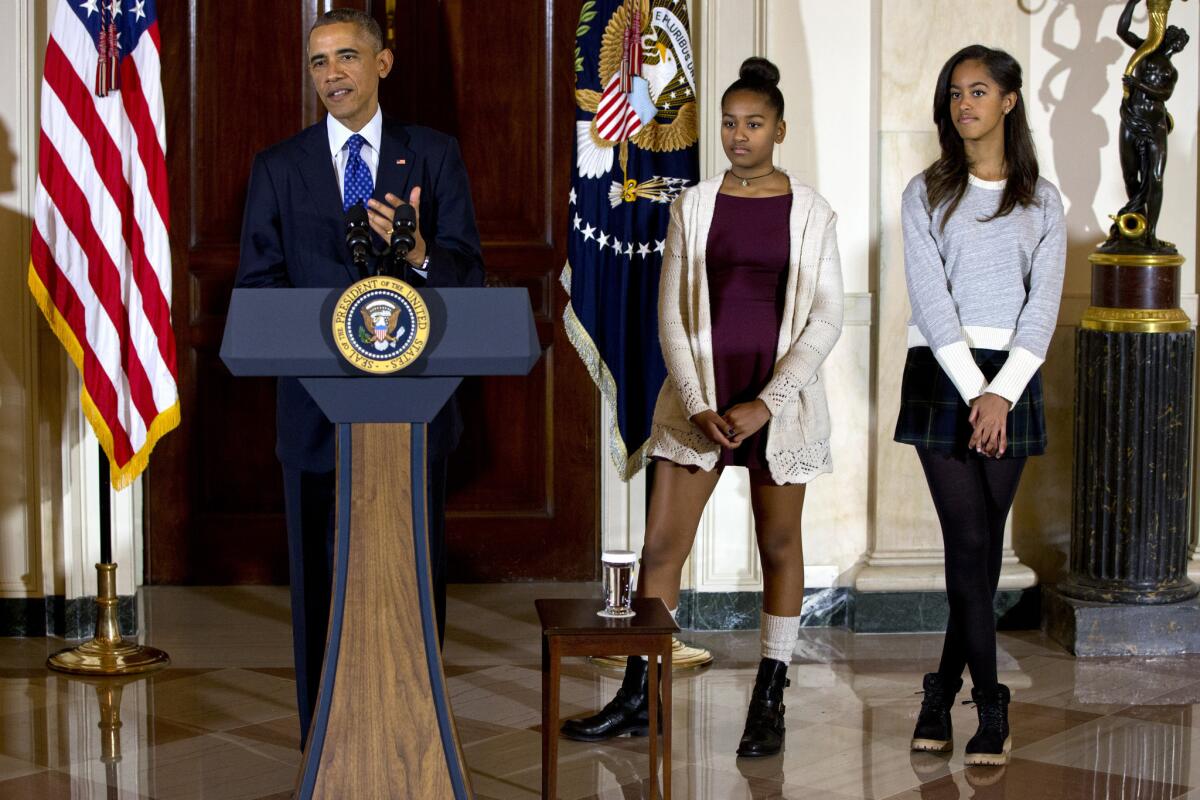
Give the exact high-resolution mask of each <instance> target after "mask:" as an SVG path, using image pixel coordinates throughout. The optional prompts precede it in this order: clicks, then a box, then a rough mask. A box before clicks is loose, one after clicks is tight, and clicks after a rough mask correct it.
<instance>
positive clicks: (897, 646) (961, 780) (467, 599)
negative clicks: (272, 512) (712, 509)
mask: <svg viewBox="0 0 1200 800" xmlns="http://www.w3.org/2000/svg"><path fill="white" fill-rule="evenodd" d="M586 591H588V589H587V588H584V587H579V586H570V585H566V586H564V585H553V586H548V585H532V586H531V585H520V586H513V585H509V586H502V587H497V586H471V587H455V588H454V589H453V591H452V601H451V607H450V618H451V624H450V630H449V635H448V638H447V645H446V650H445V654H444V656H445V662H446V671H447V674H448V676H449V679H448V681H449V687H450V691H451V696H452V703H453V707H454V711H455V716H456V721H457V725H458V728H459V733H460V736H461V739H462V742H463V746H464V750H465V754H466V760H467V763H468V766H469V768H470V770H471V780H472V783H473V786H474V789H475V792H476V795H477V797H479V798H481V799H482V800H489V799H490V800H507V799H508V798H535V797H538V796H539V789H540V758H541V746H540V741H541V740H540V729H539V723H540V697H541V676H540V671H539V660H540V651H539V641H538V628H537V623H536V620H535V617H534V614H533V605H532V601H533V599H534V598H535V597H542V596H555V595H556V594H557V595H559V596H569V595H578V594H580V593H582V592H586ZM242 594H244V595H245V596H246V597H248V598H249V602H247V603H245V604H244V607H243V604H241V603H240V602H239V601H238V596H239V595H238V593H234V594H231V595H230V596H229V597H221V596H219V592H218V591H216V590H212V589H176V588H171V589H153V590H151V591H150V597H148V598H147V608H148V609H152V613H150V614H149V615H148V616H149V618H150V619H151V623H152V624H153V625H155V626H157V627H155V628H154V629H153V633H152V635H151V638H152V639H153V642H154V644H156V645H158V646H162V647H164V649H166V650H168V652H169V653H170V654H171V656H172V659H173V661H172V666H171V667H170V668H168V669H167V670H165V671H163V672H161V673H156V674H153V675H150V676H146V677H142V678H133V679H123V680H119V681H112V680H110V681H103V680H94V679H80V678H75V677H71V676H65V675H59V674H56V673H51V672H48V671H46V670H45V668H44V667H43V662H44V660H45V658H46V656H47V655H48V654H49V653H50V652H53V651H54V650H55V649H57V648H58V647H60V646H61V645H62V643H61V642H59V641H47V640H41V639H38V640H21V639H7V640H0V798H4V799H5V800H7V798H21V799H22V800H24V799H25V798H28V799H29V800H41V799H42V798H53V799H54V800H58V798H70V799H71V800H91V798H110V797H117V798H131V799H132V800H143V799H144V798H155V799H156V800H183V799H184V798H188V799H190V798H196V799H197V800H201V799H207V798H219V800H241V799H243V798H244V799H245V800H259V799H269V800H282V799H283V798H286V797H289V796H290V793H291V788H292V785H293V781H294V777H295V774H296V770H297V768H298V766H299V760H300V755H299V752H298V750H297V726H298V722H297V719H296V715H295V712H294V709H293V703H294V702H295V700H294V698H295V683H294V680H293V673H292V670H291V667H290V659H291V646H290V641H289V632H288V629H287V625H286V622H285V621H284V620H283V619H281V618H280V615H278V614H273V613H272V614H266V613H263V609H265V608H276V607H278V604H279V603H286V599H287V598H286V592H285V591H284V590H282V589H254V590H253V591H252V592H250V593H249V594H245V592H243V593H242ZM182 620H186V621H187V625H180V624H179V623H180V621H182ZM216 632H219V633H220V635H219V636H217V635H215V633H216ZM499 632H503V633H502V634H501V633H499ZM685 638H687V639H688V640H689V641H691V642H695V643H698V644H702V645H704V646H706V647H709V648H710V649H712V650H713V652H714V653H715V654H716V655H717V662H716V664H715V665H714V666H713V667H710V668H707V669H704V670H701V671H698V672H691V673H682V674H677V676H676V682H675V688H674V697H675V708H674V714H673V716H674V721H675V725H674V737H673V738H674V741H673V752H672V767H673V770H672V777H671V782H672V787H673V790H674V796H675V797H677V798H695V800H740V799H742V798H747V799H749V800H768V799H771V800H773V799H774V798H821V800H855V799H856V798H888V799H889V800H891V799H895V800H900V799H901V798H904V799H905V800H912V799H915V798H920V799H922V800H942V798H946V799H947V800H949V799H953V798H962V799H963V800H966V799H967V798H979V799H980V800H999V798H1015V799H1016V800H1042V799H1043V798H1044V799H1045V800H1076V798H1077V799H1078V800H1092V799H1093V798H1111V799H1112V800H1117V799H1118V798H1120V800H1129V799H1130V798H1148V799H1149V800H1158V798H1162V799H1163V800H1166V799H1167V798H1172V799H1173V800H1182V798H1185V797H1186V798H1191V800H1200V789H1197V788H1196V787H1200V769H1197V766H1196V764H1197V763H1198V762H1197V758H1195V756H1196V755H1197V742H1196V737H1195V736H1194V735H1193V732H1194V731H1195V730H1196V729H1197V727H1198V725H1197V722H1198V719H1197V716H1196V715H1195V713H1194V710H1195V708H1196V707H1197V704H1200V669H1197V667H1200V659H1197V658H1141V659H1102V660H1089V661H1077V660H1075V659H1072V658H1070V657H1069V656H1067V655H1066V654H1065V653H1063V652H1062V651H1061V650H1060V649H1059V648H1058V647H1057V646H1055V645H1054V644H1053V643H1052V642H1050V641H1049V640H1047V639H1046V638H1044V637H1043V636H1042V635H1041V634H1040V633H1038V632H1032V631H1031V632H1020V633H1015V634H1014V633H1004V634H1001V636H1000V645H1001V648H1002V653H1001V658H1000V670H1001V671H1000V675H1001V680H1003V681H1004V682H1005V683H1007V684H1009V685H1010V686H1012V687H1013V694H1014V702H1013V704H1012V707H1011V710H1010V712H1011V713H1010V717H1011V720H1012V728H1013V738H1014V749H1013V759H1012V762H1011V763H1010V764H1009V765H1008V766H1007V767H1005V768H992V767H986V768H985V767H972V768H969V769H968V768H965V767H964V765H963V763H962V748H963V746H964V745H965V743H966V740H967V739H968V738H969V737H970V735H971V733H973V731H974V729H975V719H974V711H973V709H972V708H970V707H968V706H956V707H955V709H954V710H953V712H952V716H953V721H954V730H955V734H956V742H955V744H956V747H955V750H954V752H952V753H949V754H944V755H942V754H932V753H910V752H909V750H908V737H909V735H910V734H911V732H912V726H913V723H914V722H915V720H916V714H917V710H918V708H919V705H920V698H919V696H918V695H917V694H915V692H917V690H918V689H919V688H920V678H921V675H922V674H923V673H924V672H925V671H926V670H928V669H929V668H930V667H931V666H932V665H933V664H934V663H936V660H937V656H938V653H939V651H940V637H938V636H930V635H912V636H907V635H904V636H901V635H887V636H854V635H851V634H849V633H847V632H845V631H843V630H838V629H806V630H805V632H804V636H803V640H802V642H801V644H800V646H799V647H798V648H797V651H796V653H797V654H796V661H795V662H794V665H793V667H792V669H791V670H790V672H789V675H790V677H791V679H792V686H791V688H790V689H788V692H787V695H786V703H787V721H788V735H787V743H786V746H785V750H784V752H783V753H782V754H781V755H779V756H777V757H773V758H765V759H738V758H737V757H736V756H735V755H734V749H735V748H736V746H737V742H738V738H739V736H740V734H741V731H742V726H743V724H744V721H745V713H746V703H747V701H748V699H749V693H750V688H751V686H752V684H753V681H754V673H755V667H756V665H757V661H758V654H757V649H758V635H757V633H756V632H754V631H747V632H736V633H729V632H720V633H694V634H688V635H687V636H686V637H685ZM215 641H219V642H220V644H219V645H214V644H213V642H215ZM619 681H620V674H619V673H617V672H611V671H601V670H598V669H596V668H594V667H592V666H591V665H590V664H588V663H586V662H584V661H583V660H571V661H568V662H567V663H566V664H565V665H564V679H563V684H562V712H563V714H564V715H571V714H575V713H582V712H585V711H588V710H590V709H594V708H596V707H597V706H598V705H600V704H602V703H603V702H605V701H606V700H607V699H608V698H609V697H610V696H611V695H612V693H613V692H615V690H616V688H617V686H618V685H619ZM964 696H965V694H964ZM559 752H560V759H559V776H560V777H559V786H560V796H561V797H563V798H568V799H569V800H588V799H590V798H598V799H600V800H632V799H633V798H642V797H646V796H648V795H649V791H650V785H649V779H648V776H649V767H648V764H647V758H646V739H645V738H633V739H631V738H626V739H620V740H616V741H613V742H609V743H604V744H599V745H597V744H581V743H577V742H567V741H563V742H561V743H560V750H559ZM660 777H661V776H660ZM1189 793H1191V794H1189Z"/></svg>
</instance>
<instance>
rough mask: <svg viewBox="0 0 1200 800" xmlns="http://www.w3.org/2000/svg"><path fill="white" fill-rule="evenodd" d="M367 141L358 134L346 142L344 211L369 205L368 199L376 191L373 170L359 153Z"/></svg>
mask: <svg viewBox="0 0 1200 800" xmlns="http://www.w3.org/2000/svg"><path fill="white" fill-rule="evenodd" d="M366 143H367V140H366V139H364V138H363V137H362V136H360V135H358V134H357V133H356V134H354V135H353V136H351V137H350V138H349V139H347V140H346V144H345V145H344V147H345V149H346V170H345V172H344V173H343V175H342V211H349V210H350V206H354V205H362V206H364V207H365V206H366V205H367V198H369V197H370V196H371V192H373V191H375V182H374V181H373V180H371V169H370V168H369V167H368V166H367V162H365V161H363V159H362V156H361V155H359V151H361V150H362V146H363V145H364V144H366Z"/></svg>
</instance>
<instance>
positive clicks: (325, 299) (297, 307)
mask: <svg viewBox="0 0 1200 800" xmlns="http://www.w3.org/2000/svg"><path fill="white" fill-rule="evenodd" d="M340 294H341V290H337V289H238V290H236V291H234V293H233V298H232V300H231V302H230V307H229V316H228V318H227V320H226V325H225V336H224V340H223V342H222V344H221V359H222V360H223V361H224V362H225V364H226V366H228V367H229V370H230V371H231V372H232V373H233V374H234V375H239V376H252V375H258V376H266V375H274V376H288V377H297V378H299V379H300V382H301V384H302V385H303V386H304V388H305V389H306V390H307V391H308V392H309V394H311V395H312V397H313V399H314V400H315V401H316V403H317V405H318V406H319V407H320V408H321V410H322V411H323V412H324V413H325V415H326V416H327V417H328V418H329V419H330V420H331V421H333V422H334V423H336V424H337V441H338V456H337V459H338V463H337V473H338V477H337V486H338V488H337V539H336V544H335V555H334V578H333V593H332V595H333V596H332V603H331V607H330V614H329V633H328V640H327V644H326V649H325V662H324V665H323V667H322V669H321V683H320V691H319V695H318V699H317V709H316V713H315V715H314V717H313V722H312V728H311V730H310V731H309V736H308V743H307V746H306V748H305V750H304V759H303V762H302V763H301V768H300V774H299V776H298V777H297V779H296V794H295V796H296V797H297V798H303V799H304V800H307V799H308V798H351V797H353V798H358V797H363V798H367V797H370V798H376V797H378V798H385V797H387V798H390V797H397V798H398V797H414V798H415V797H420V798H422V800H440V799H441V798H456V800H459V799H465V798H469V797H471V796H472V795H471V789H470V779H469V776H468V773H467V769H466V767H465V765H464V763H463V759H462V748H461V746H460V744H459V741H458V734H457V732H456V730H455V727H454V718H453V716H452V715H451V712H450V704H449V700H448V697H447V693H446V679H445V675H444V673H443V671H442V659H441V651H440V650H439V648H438V641H437V626H436V623H435V621H434V608H433V585H432V579H431V572H430V565H429V548H428V541H427V535H428V534H427V517H428V510H427V506H428V493H427V488H426V476H425V465H426V454H425V446H426V426H427V423H428V422H430V421H431V420H432V419H433V417H434V416H435V415H436V414H437V412H438V411H439V410H440V409H441V408H442V406H443V405H445V403H446V402H447V401H448V400H449V399H450V396H451V395H452V394H453V392H454V390H455V389H456V388H457V387H458V384H459V382H460V381H461V380H462V378H463V377H464V376H467V375H525V374H527V373H528V372H529V370H530V369H532V367H533V365H534V364H535V363H536V362H537V360H538V358H539V357H540V356H541V348H540V346H539V344H538V340H537V333H536V331H535V329H534V323H533V314H532V312H531V310H530V306H529V297H528V295H527V293H526V291H525V290H524V289H423V290H421V292H420V294H421V296H422V298H423V299H424V301H425V303H426V306H427V307H428V309H429V315H430V319H431V331H430V337H429V342H428V344H427V345H426V348H425V351H424V352H423V353H422V354H421V356H420V357H419V358H418V359H417V360H416V361H415V362H414V363H413V364H412V365H410V366H409V367H408V368H407V369H405V370H403V371H402V372H399V373H395V374H393V375H387V376H372V375H367V374H365V373H363V372H360V371H358V370H357V369H355V368H354V367H352V366H350V365H349V364H347V363H346V362H345V361H344V360H343V359H342V357H341V356H340V355H339V354H338V352H337V350H336V348H335V347H334V344H333V334H332V329H331V324H330V319H331V316H332V312H333V306H334V303H335V302H336V300H337V298H338V296H339V295H340ZM278 424H279V425H281V426H286V424H287V420H279V421H278Z"/></svg>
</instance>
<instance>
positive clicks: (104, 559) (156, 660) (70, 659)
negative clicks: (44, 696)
mask: <svg viewBox="0 0 1200 800" xmlns="http://www.w3.org/2000/svg"><path fill="white" fill-rule="evenodd" d="M99 450H100V475H99V478H100V480H99V481H98V483H99V492H100V494H99V497H100V563H99V564H97V565H96V634H95V636H93V637H92V638H91V640H89V641H86V642H84V643H83V644H81V645H78V646H76V647H68V648H67V649H65V650H60V651H59V652H57V653H55V654H54V655H52V656H50V657H49V658H48V659H46V666H47V667H49V668H50V669H53V670H57V671H59V672H69V673H72V674H75V675H137V674H139V673H143V672H153V671H155V670H159V669H162V668H163V667H165V666H167V665H168V664H170V663H171V658H170V656H168V655H167V654H166V653H164V652H163V651H162V650H159V649H157V648H154V647H147V646H145V645H140V644H137V643H136V642H132V641H126V640H125V639H122V638H121V625H120V618H119V614H118V610H119V605H120V600H119V599H118V597H117V565H116V563H115V562H114V561H113V558H112V486H111V485H110V477H109V476H110V473H109V466H108V454H107V453H105V452H104V448H103V447H101V448H99Z"/></svg>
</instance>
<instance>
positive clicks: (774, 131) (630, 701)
mask: <svg viewBox="0 0 1200 800" xmlns="http://www.w3.org/2000/svg"><path fill="white" fill-rule="evenodd" d="M778 84H779V71H778V69H776V67H775V65H774V64H772V63H771V62H769V61H767V60H765V59H761V58H750V59H747V60H746V62H745V63H743V64H742V68H741V70H740V73H739V78H738V80H737V81H735V82H734V83H733V84H732V85H731V86H730V87H729V88H728V89H727V90H726V91H725V94H724V96H723V97H722V99H721V143H722V146H723V147H724V150H725V155H726V156H727V157H728V158H729V162H730V165H729V169H727V170H726V171H725V172H724V173H723V174H722V175H720V176H717V177H715V178H712V179H709V180H707V181H704V182H702V183H700V184H698V185H696V186H693V187H691V188H689V189H688V190H686V191H685V192H684V193H683V195H682V196H681V197H680V198H679V200H678V201H676V203H675V205H674V206H673V207H672V209H671V225H670V229H669V231H668V235H667V245H666V252H665V256H664V259H663V268H662V276H661V281H660V293H659V339H660V342H661V344H662V348H663V358H664V360H665V361H666V364H667V373H668V377H667V380H666V382H665V383H664V385H663V388H662V391H661V392H660V393H659V397H658V403H657V405H656V407H655V413H654V429H653V432H652V435H651V441H650V447H649V454H650V456H651V457H652V458H653V459H654V460H655V465H654V470H655V472H654V482H653V490H652V493H651V498H650V513H649V517H648V519H647V525H646V540H645V545H644V546H643V549H642V558H641V562H642V567H641V575H640V577H639V581H638V583H639V585H638V594H640V595H642V596H646V597H660V598H662V599H663V601H664V602H665V603H666V604H667V607H668V608H670V609H672V613H674V610H673V609H675V607H676V606H677V605H678V602H679V584H680V577H681V573H682V570H683V564H684V562H685V561H686V560H687V557H688V554H689V553H690V552H691V548H692V542H693V540H694V539H695V535H696V528H697V526H698V525H699V522H700V516H701V514H702V513H703V511H704V506H705V504H706V503H707V502H708V498H709V496H710V495H711V494H712V491H713V489H714V488H715V487H716V484H717V479H718V478H719V477H720V473H721V470H722V469H724V468H725V467H727V466H738V467H745V468H748V469H749V472H750V502H751V506H752V509H753V512H754V523H755V532H756V535H757V538H758V547H759V553H760V555H761V558H762V567H763V615H762V660H761V662H760V664H759V669H758V675H757V678H756V680H755V685H754V691H753V694H752V695H751V699H750V708H749V711H748V713H747V719H746V727H745V731H744V733H743V734H742V738H741V742H740V743H739V745H738V749H737V752H738V755H740V756H765V755H772V754H774V753H778V752H779V750H780V748H781V747H782V745H783V737H784V725H783V711H784V709H783V689H784V686H785V685H786V684H787V679H786V675H787V668H788V664H789V662H790V661H791V655H792V651H793V650H794V648H795V645H796V641H797V639H798V638H799V629H800V611H801V607H802V605H803V601H804V554H803V547H802V543H801V535H800V534H801V529H800V518H801V514H802V512H803V509H804V488H805V483H806V482H807V481H809V480H810V479H812V478H813V477H815V476H816V475H819V474H821V473H824V472H828V471H830V469H831V461H830V456H829V413H828V408H827V403H826V400H825V390H824V385H823V383H822V382H821V379H820V373H819V367H820V365H821V362H822V361H823V360H824V358H825V356H827V355H828V354H829V351H830V350H832V348H833V345H834V343H835V342H836V341H837V338H838V335H839V334H840V332H841V321H842V284H841V272H840V265H839V262H838V253H837V243H836V235H835V232H834V221H835V219H836V217H835V215H834V214H833V212H832V210H831V209H830V208H829V204H828V203H827V202H825V200H824V199H823V198H822V197H820V195H818V194H817V193H816V192H814V191H813V190H812V189H811V188H810V187H808V186H805V185H804V184H802V183H800V182H799V181H797V180H795V179H794V178H791V177H789V176H788V175H787V174H785V173H784V172H782V171H780V170H779V169H777V168H776V167H775V166H774V164H773V155H774V149H775V145H776V144H778V143H780V142H782V141H783V139H784V135H785V134H786V131H787V126H786V123H785V122H784V120H783V95H782V93H781V92H780V91H779V86H778ZM646 671H647V670H646V662H645V659H641V658H631V659H629V665H628V667H627V669H626V674H625V680H624V682H623V684H622V687H621V689H620V690H619V691H618V692H617V696H616V698H615V699H613V700H612V702H610V703H609V704H608V705H606V706H605V707H604V708H603V709H602V710H601V711H600V712H599V713H597V714H594V715H592V716H589V717H586V718H584V719H578V720H569V721H567V722H566V723H565V724H564V725H563V729H562V730H563V734H564V735H565V736H567V737H568V738H571V739H577V740H582V741H598V740H602V739H607V738H610V737H613V736H619V735H621V734H625V733H632V734H641V733H644V732H646V731H647V729H648V727H649V720H648V717H647V702H648V696H647V693H648V688H647V685H646V683H647V681H646Z"/></svg>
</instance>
